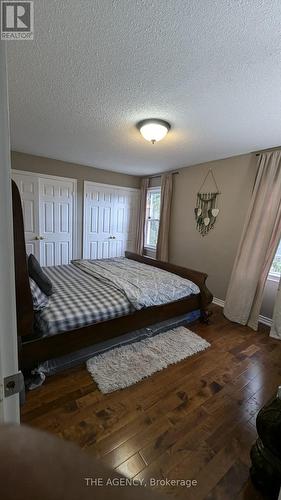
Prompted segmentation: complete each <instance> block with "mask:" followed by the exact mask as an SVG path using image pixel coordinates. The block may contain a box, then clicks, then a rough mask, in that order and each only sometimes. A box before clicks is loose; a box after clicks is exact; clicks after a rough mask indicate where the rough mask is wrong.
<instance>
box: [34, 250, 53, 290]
mask: <svg viewBox="0 0 281 500" xmlns="http://www.w3.org/2000/svg"><path fill="white" fill-rule="evenodd" d="M28 274H29V276H30V278H32V279H33V281H35V283H36V284H37V285H38V286H39V288H40V289H41V290H42V292H44V293H45V294H46V295H52V293H53V285H52V282H51V281H50V280H49V278H48V276H46V274H45V273H44V271H43V269H42V267H41V266H40V264H39V262H38V260H37V259H36V258H35V257H34V255H32V253H31V254H30V255H29V257H28Z"/></svg>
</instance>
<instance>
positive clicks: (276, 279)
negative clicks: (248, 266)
mask: <svg viewBox="0 0 281 500" xmlns="http://www.w3.org/2000/svg"><path fill="white" fill-rule="evenodd" d="M267 281H274V282H275V283H279V281H280V274H269V275H268V276H267Z"/></svg>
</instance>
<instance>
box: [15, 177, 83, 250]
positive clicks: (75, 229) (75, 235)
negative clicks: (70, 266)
mask: <svg viewBox="0 0 281 500" xmlns="http://www.w3.org/2000/svg"><path fill="white" fill-rule="evenodd" d="M12 173H15V174H19V175H31V176H33V177H34V176H36V177H38V178H39V179H53V180H58V181H68V182H69V181H70V182H73V188H74V189H73V214H72V240H73V241H72V258H73V259H78V258H79V237H78V227H77V222H78V221H77V179H73V178H72V177H61V176H59V175H48V174H43V173H39V172H29V171H27V170H17V169H14V168H13V169H12ZM39 202H40V192H39Z"/></svg>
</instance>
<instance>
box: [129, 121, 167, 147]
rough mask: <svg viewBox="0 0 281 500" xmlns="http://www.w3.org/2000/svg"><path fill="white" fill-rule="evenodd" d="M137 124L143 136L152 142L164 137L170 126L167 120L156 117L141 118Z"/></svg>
mask: <svg viewBox="0 0 281 500" xmlns="http://www.w3.org/2000/svg"><path fill="white" fill-rule="evenodd" d="M137 126H138V129H139V131H140V133H141V135H142V136H143V138H144V139H145V140H146V141H149V142H152V144H155V142H158V141H161V140H162V139H164V137H165V136H166V135H167V133H168V132H169V130H170V128H171V125H170V124H169V123H168V122H165V121H164V120H156V119H149V120H143V121H141V122H140V123H138V125H137Z"/></svg>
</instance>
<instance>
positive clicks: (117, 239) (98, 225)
mask: <svg viewBox="0 0 281 500" xmlns="http://www.w3.org/2000/svg"><path fill="white" fill-rule="evenodd" d="M138 203H139V192H138V190H132V189H131V190H130V189H126V188H119V189H118V188H115V187H112V186H110V187H106V186H103V185H99V184H96V183H93V182H85V183H84V237H83V257H84V258H85V259H106V258H109V257H120V256H123V255H124V253H125V251H126V250H134V249H135V239H136V220H137V210H138Z"/></svg>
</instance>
